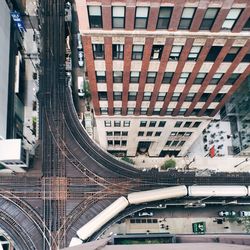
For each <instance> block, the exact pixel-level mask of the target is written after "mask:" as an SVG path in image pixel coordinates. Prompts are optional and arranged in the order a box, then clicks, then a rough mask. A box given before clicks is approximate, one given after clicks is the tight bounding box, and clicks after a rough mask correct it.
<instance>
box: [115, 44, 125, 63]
mask: <svg viewBox="0 0 250 250" xmlns="http://www.w3.org/2000/svg"><path fill="white" fill-rule="evenodd" d="M123 48H124V45H123V44H113V46H112V52H113V53H112V54H113V60H123Z"/></svg>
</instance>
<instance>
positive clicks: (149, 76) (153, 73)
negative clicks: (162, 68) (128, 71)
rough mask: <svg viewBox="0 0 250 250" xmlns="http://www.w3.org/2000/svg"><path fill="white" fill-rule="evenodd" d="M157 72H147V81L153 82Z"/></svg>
mask: <svg viewBox="0 0 250 250" xmlns="http://www.w3.org/2000/svg"><path fill="white" fill-rule="evenodd" d="M156 75H157V72H148V74H147V79H146V82H147V83H155V79H156Z"/></svg>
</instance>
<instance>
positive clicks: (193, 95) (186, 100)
mask: <svg viewBox="0 0 250 250" xmlns="http://www.w3.org/2000/svg"><path fill="white" fill-rule="evenodd" d="M194 97H195V93H188V94H187V95H186V97H185V102H192V101H193V100H194Z"/></svg>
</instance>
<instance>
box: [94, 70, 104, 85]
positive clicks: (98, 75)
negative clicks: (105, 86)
mask: <svg viewBox="0 0 250 250" xmlns="http://www.w3.org/2000/svg"><path fill="white" fill-rule="evenodd" d="M96 82H98V83H103V82H106V73H105V71H96Z"/></svg>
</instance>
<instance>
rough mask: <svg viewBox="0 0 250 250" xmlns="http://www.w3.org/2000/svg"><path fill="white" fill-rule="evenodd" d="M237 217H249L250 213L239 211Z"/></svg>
mask: <svg viewBox="0 0 250 250" xmlns="http://www.w3.org/2000/svg"><path fill="white" fill-rule="evenodd" d="M239 215H240V217H248V216H249V217H250V211H240V212H239Z"/></svg>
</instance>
